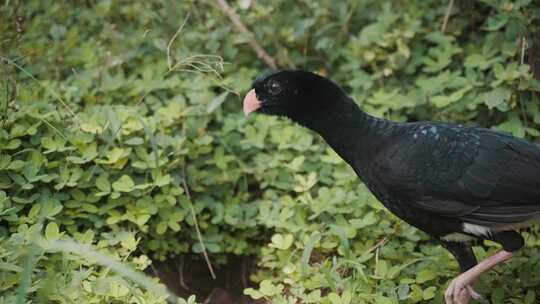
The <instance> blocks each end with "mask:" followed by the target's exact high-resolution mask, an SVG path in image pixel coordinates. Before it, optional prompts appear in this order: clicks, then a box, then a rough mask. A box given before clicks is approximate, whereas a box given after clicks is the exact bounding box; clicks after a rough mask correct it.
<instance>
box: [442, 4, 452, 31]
mask: <svg viewBox="0 0 540 304" xmlns="http://www.w3.org/2000/svg"><path fill="white" fill-rule="evenodd" d="M453 6H454V0H450V1H449V2H448V7H447V8H446V14H444V20H443V24H442V26H441V32H443V33H444V31H446V26H447V25H448V19H450V13H451V12H452V7H453Z"/></svg>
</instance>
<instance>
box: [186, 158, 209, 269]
mask: <svg viewBox="0 0 540 304" xmlns="http://www.w3.org/2000/svg"><path fill="white" fill-rule="evenodd" d="M186 179H187V174H186V165H184V166H183V167H182V185H183V186H184V191H185V192H186V195H187V198H188V200H189V208H190V209H191V216H192V217H193V223H194V225H195V230H196V231H197V238H198V239H199V243H200V244H201V248H202V251H203V256H204V260H205V261H206V265H207V266H208V270H209V271H210V275H212V279H214V280H215V279H216V274H215V273H214V268H212V263H210V258H209V257H208V252H207V251H206V246H205V245H204V240H203V237H202V233H201V229H200V228H199V222H198V221H197V216H196V215H195V208H194V207H193V200H192V198H191V193H190V192H189V187H188V185H187V182H186Z"/></svg>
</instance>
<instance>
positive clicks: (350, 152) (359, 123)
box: [296, 97, 392, 165]
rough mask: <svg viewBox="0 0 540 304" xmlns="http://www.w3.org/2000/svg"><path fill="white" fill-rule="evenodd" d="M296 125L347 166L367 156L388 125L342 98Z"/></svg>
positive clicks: (389, 124)
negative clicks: (316, 137)
mask: <svg viewBox="0 0 540 304" xmlns="http://www.w3.org/2000/svg"><path fill="white" fill-rule="evenodd" d="M296 120H297V122H298V123H300V124H302V125H303V126H305V127H307V128H309V129H311V130H313V131H315V132H317V133H319V134H320V135H321V136H322V137H323V138H324V140H325V141H326V142H327V143H328V144H329V145H330V146H331V147H332V149H334V151H336V152H337V153H338V154H339V155H340V156H341V157H342V158H343V159H344V160H345V161H346V162H347V163H349V164H351V165H352V164H353V163H354V162H357V161H360V160H364V159H367V158H369V157H370V154H371V152H372V150H373V148H374V147H375V146H377V141H378V138H379V136H381V135H383V134H384V133H385V131H386V130H387V129H389V127H391V125H392V122H390V121H388V120H384V119H379V118H376V117H373V116H371V115H369V114H367V113H365V112H364V111H362V110H361V109H360V108H359V107H358V105H357V104H356V103H355V102H354V101H353V100H352V99H350V98H348V97H344V98H343V99H342V100H339V102H337V103H336V105H335V106H334V107H332V108H331V109H328V110H327V111H320V112H319V114H317V115H312V114H309V115H305V116H304V117H301V118H300V119H296Z"/></svg>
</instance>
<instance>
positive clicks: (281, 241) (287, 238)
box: [269, 233, 294, 250]
mask: <svg viewBox="0 0 540 304" xmlns="http://www.w3.org/2000/svg"><path fill="white" fill-rule="evenodd" d="M271 240H272V243H270V244H269V246H270V247H274V248H277V249H280V250H286V249H289V247H291V245H292V243H293V241H294V237H293V236H292V234H285V235H282V234H279V233H276V234H274V235H273V236H272V238H271Z"/></svg>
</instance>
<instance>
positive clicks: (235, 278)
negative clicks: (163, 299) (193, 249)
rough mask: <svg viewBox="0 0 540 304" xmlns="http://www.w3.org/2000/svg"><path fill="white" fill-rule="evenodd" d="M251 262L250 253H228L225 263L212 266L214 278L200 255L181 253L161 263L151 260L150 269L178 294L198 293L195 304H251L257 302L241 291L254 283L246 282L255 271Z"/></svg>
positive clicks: (185, 295)
mask: <svg viewBox="0 0 540 304" xmlns="http://www.w3.org/2000/svg"><path fill="white" fill-rule="evenodd" d="M253 261H254V259H253V257H251V256H233V255H231V256H228V257H227V264H225V265H212V266H213V267H214V272H215V274H216V279H215V280H214V279H212V276H211V275H210V271H209V270H208V267H207V265H206V262H205V261H204V258H203V257H202V256H200V255H182V256H178V257H175V258H170V259H168V260H166V261H163V262H160V261H154V262H153V265H152V268H151V269H152V270H151V271H153V272H154V275H157V276H158V277H159V278H160V279H161V281H162V282H163V283H164V284H165V285H167V287H168V288H169V290H171V291H172V292H174V293H175V294H177V295H178V296H181V297H185V298H187V297H188V296H189V295H192V294H195V295H197V302H198V303H205V304H232V303H239V304H252V303H257V302H256V301H254V300H252V299H251V298H249V297H247V296H245V295H244V294H243V290H244V288H247V287H251V286H253V285H252V284H250V283H249V275H250V274H251V273H252V272H254V271H255V266H256V265H255V263H254V262H253ZM149 269H150V268H149ZM260 303H262V302H260Z"/></svg>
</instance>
